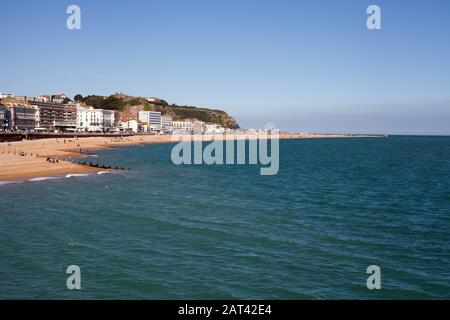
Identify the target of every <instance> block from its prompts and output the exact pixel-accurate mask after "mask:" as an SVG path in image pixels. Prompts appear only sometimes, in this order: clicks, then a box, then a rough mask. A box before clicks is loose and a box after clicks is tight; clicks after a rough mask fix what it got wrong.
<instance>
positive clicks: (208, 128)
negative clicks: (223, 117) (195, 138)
mask: <svg viewBox="0 0 450 320" xmlns="http://www.w3.org/2000/svg"><path fill="white" fill-rule="evenodd" d="M224 132H225V129H224V128H223V127H222V126H221V125H218V124H206V125H204V133H205V134H222V133H224Z"/></svg>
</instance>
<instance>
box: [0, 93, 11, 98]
mask: <svg viewBox="0 0 450 320" xmlns="http://www.w3.org/2000/svg"><path fill="white" fill-rule="evenodd" d="M4 98H14V95H13V94H12V93H1V92H0V99H4Z"/></svg>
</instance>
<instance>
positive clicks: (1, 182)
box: [0, 181, 22, 186]
mask: <svg viewBox="0 0 450 320" xmlns="http://www.w3.org/2000/svg"><path fill="white" fill-rule="evenodd" d="M18 183H22V182H21V181H0V186H4V185H7V184H18Z"/></svg>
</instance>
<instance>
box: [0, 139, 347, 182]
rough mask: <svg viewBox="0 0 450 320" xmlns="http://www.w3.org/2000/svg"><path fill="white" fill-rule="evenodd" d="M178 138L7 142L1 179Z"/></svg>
mask: <svg viewBox="0 0 450 320" xmlns="http://www.w3.org/2000/svg"><path fill="white" fill-rule="evenodd" d="M349 137H351V136H350V135H320V134H294V133H292V134H280V139H305V138H349ZM178 138H179V137H172V136H170V135H136V136H130V137H123V138H111V137H89V138H68V139H42V140H23V141H18V142H4V143H1V144H0V181H11V180H20V179H28V178H36V177H45V176H53V175H63V174H78V173H89V172H96V171H100V170H101V169H97V168H93V167H89V166H83V165H80V164H76V163H72V162H70V161H63V160H61V158H68V157H79V156H81V155H82V154H81V153H80V150H81V151H86V150H99V149H107V148H114V147H120V146H125V145H137V144H154V143H170V142H174V139H175V141H176V140H177V139H178ZM211 138H212V136H211ZM215 138H216V139H217V138H218V137H217V136H215ZM238 138H240V139H246V138H255V136H239V137H238ZM48 158H51V159H58V162H56V163H52V162H49V161H48Z"/></svg>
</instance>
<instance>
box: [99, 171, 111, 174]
mask: <svg viewBox="0 0 450 320" xmlns="http://www.w3.org/2000/svg"><path fill="white" fill-rule="evenodd" d="M106 173H111V172H110V171H99V172H97V174H106Z"/></svg>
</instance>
